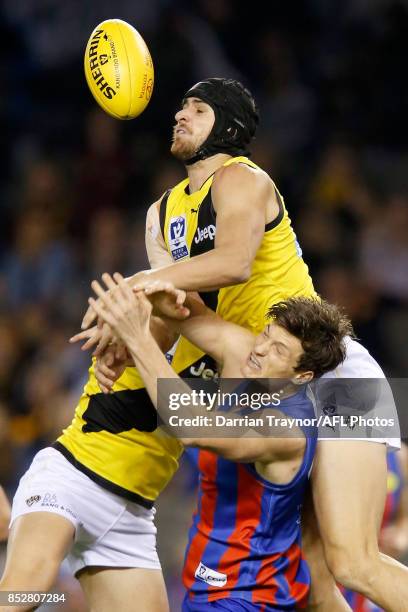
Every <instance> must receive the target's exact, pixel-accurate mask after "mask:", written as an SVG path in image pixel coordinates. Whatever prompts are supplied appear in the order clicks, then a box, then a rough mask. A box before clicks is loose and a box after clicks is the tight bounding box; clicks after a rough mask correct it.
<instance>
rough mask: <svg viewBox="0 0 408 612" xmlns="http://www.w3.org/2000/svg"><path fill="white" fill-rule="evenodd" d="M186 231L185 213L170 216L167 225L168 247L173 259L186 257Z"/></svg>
mask: <svg viewBox="0 0 408 612" xmlns="http://www.w3.org/2000/svg"><path fill="white" fill-rule="evenodd" d="M186 233H187V223H186V217H185V215H180V217H172V218H171V219H170V225H169V247H170V251H171V255H172V257H173V259H174V261H177V260H178V259H182V258H183V257H188V254H189V253H188V248H187V242H186Z"/></svg>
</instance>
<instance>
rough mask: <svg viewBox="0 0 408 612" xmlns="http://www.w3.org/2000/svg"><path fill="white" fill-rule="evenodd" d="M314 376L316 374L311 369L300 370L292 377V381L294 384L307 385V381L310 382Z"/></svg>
mask: <svg viewBox="0 0 408 612" xmlns="http://www.w3.org/2000/svg"><path fill="white" fill-rule="evenodd" d="M313 377H314V374H313V372H312V371H311V370H308V371H307V372H298V373H297V374H296V375H295V376H294V377H293V378H292V382H293V384H294V385H305V384H306V383H308V382H310V381H311V380H312V378H313Z"/></svg>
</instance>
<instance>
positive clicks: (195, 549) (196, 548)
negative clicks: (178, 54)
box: [183, 450, 218, 589]
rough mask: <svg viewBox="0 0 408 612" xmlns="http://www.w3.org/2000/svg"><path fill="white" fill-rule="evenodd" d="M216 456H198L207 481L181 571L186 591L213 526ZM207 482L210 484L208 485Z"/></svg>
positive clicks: (204, 481) (203, 482)
mask: <svg viewBox="0 0 408 612" xmlns="http://www.w3.org/2000/svg"><path fill="white" fill-rule="evenodd" d="M217 461H218V458H217V455H215V454H214V453H211V452H210V451H205V450H200V452H199V456H198V465H199V469H200V471H201V473H203V472H204V465H205V473H206V474H207V475H208V481H207V479H204V478H203V479H202V481H201V489H202V497H201V512H200V520H199V522H198V524H197V533H196V534H195V536H194V537H193V539H192V541H191V544H190V551H189V554H188V556H187V559H186V563H185V566H184V571H183V578H184V580H183V582H184V586H185V587H186V589H190V588H191V586H192V585H193V583H194V582H195V576H194V574H195V571H196V569H197V567H198V564H199V563H200V560H201V557H202V556H203V553H204V550H205V547H206V546H207V544H208V536H209V534H210V532H211V530H212V528H213V525H214V512H215V507H216V505H217V490H216V488H215V486H214V485H212V484H211V483H215V481H216V477H217ZM208 482H209V483H210V484H208Z"/></svg>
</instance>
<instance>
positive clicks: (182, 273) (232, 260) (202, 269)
mask: <svg viewBox="0 0 408 612" xmlns="http://www.w3.org/2000/svg"><path fill="white" fill-rule="evenodd" d="M251 264H252V262H251V261H250V260H249V258H248V257H247V256H246V254H245V252H242V251H241V252H240V251H238V252H237V251H236V250H231V249H224V248H222V247H219V248H216V249H214V250H212V251H210V252H208V253H203V254H202V255H197V256H196V257H193V258H192V259H188V260H186V261H181V262H179V263H177V264H173V265H171V266H165V267H162V268H159V269H157V270H148V271H144V272H142V273H139V274H136V275H134V276H133V277H130V279H129V280H130V282H131V284H137V282H138V280H140V279H141V278H143V275H144V274H148V275H149V279H151V280H157V279H160V280H165V281H169V282H171V283H173V284H174V286H175V287H177V288H178V289H184V290H185V291H214V290H215V289H219V288H221V287H228V286H230V285H236V284H238V283H243V282H245V281H246V280H248V278H249V276H250V274H251Z"/></svg>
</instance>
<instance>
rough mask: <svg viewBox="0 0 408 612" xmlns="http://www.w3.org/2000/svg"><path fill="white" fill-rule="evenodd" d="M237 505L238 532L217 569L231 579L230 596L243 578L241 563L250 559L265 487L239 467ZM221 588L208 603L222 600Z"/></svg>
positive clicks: (212, 591)
mask: <svg viewBox="0 0 408 612" xmlns="http://www.w3.org/2000/svg"><path fill="white" fill-rule="evenodd" d="M237 467H238V484H237V506H236V516H235V529H234V531H233V532H232V533H231V535H230V536H229V538H228V540H227V543H228V545H229V548H227V550H226V551H225V553H224V554H223V555H222V557H221V559H220V562H219V564H218V568H217V570H218V571H219V572H222V573H223V574H226V575H227V576H228V587H229V589H228V590H224V589H223V592H222V596H223V597H228V596H229V595H230V593H231V589H233V588H234V587H235V586H236V584H237V582H238V578H239V569H240V563H241V561H243V560H245V559H247V558H248V556H249V553H250V549H251V538H252V536H253V534H254V531H255V529H256V528H257V527H258V525H259V521H260V518H261V512H262V504H261V502H262V494H263V491H264V487H263V485H262V484H261V483H260V482H258V481H257V480H256V479H255V478H254V477H253V476H252V475H251V474H250V472H248V470H247V469H246V468H245V467H244V466H242V465H239V464H238V466H237ZM219 595H220V589H219V588H217V587H210V588H209V589H208V601H214V600H216V599H218V597H219Z"/></svg>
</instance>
